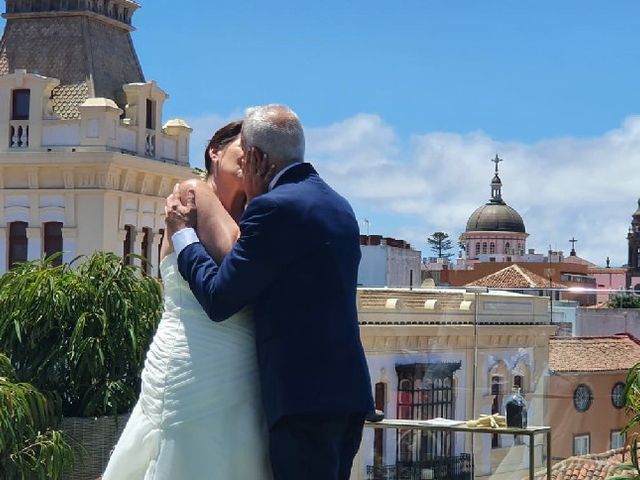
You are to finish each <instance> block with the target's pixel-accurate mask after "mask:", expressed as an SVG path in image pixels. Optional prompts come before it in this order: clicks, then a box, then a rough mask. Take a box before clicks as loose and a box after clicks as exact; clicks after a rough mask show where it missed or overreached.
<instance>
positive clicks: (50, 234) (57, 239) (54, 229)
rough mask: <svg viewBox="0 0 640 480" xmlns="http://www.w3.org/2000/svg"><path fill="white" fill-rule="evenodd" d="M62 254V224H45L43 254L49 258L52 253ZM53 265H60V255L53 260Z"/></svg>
mask: <svg viewBox="0 0 640 480" xmlns="http://www.w3.org/2000/svg"><path fill="white" fill-rule="evenodd" d="M61 252H62V222H47V223H45V224H44V254H45V255H46V256H47V257H50V256H51V255H53V254H54V253H61ZM53 265H55V266H58V265H62V255H58V256H57V257H56V258H55V259H54V260H53Z"/></svg>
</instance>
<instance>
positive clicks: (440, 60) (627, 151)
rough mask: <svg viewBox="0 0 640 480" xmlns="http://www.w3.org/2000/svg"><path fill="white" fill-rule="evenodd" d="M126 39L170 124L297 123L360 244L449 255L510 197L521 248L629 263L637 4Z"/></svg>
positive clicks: (398, 15) (333, 19) (623, 1)
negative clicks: (498, 192) (488, 209)
mask: <svg viewBox="0 0 640 480" xmlns="http://www.w3.org/2000/svg"><path fill="white" fill-rule="evenodd" d="M141 5H142V8H141V10H139V11H138V12H137V13H136V15H135V17H134V23H135V26H136V27H137V29H138V30H137V31H136V32H135V33H134V34H133V39H134V43H135V45H136V48H137V51H138V55H139V57H140V60H141V62H142V65H143V69H144V72H145V75H146V77H147V79H153V80H156V81H157V82H158V84H159V85H160V86H161V87H162V88H163V89H164V90H165V91H167V92H168V93H169V94H170V99H169V101H168V102H167V104H166V106H165V114H164V117H165V119H169V118H174V117H181V118H184V119H186V120H187V121H188V122H189V123H190V124H191V125H192V126H193V127H194V134H193V138H192V164H193V165H194V166H197V165H200V164H201V161H200V154H199V152H200V150H201V149H202V148H203V145H204V142H205V140H206V138H207V136H209V135H210V134H211V132H212V130H213V129H214V128H216V127H217V126H219V125H220V124H221V123H222V122H224V121H226V120H228V119H231V118H234V117H237V116H239V115H241V113H242V111H243V110H244V108H246V107H247V106H250V105H254V104H261V103H272V102H278V103H286V104H288V105H290V106H292V107H293V108H294V109H295V110H296V111H297V112H298V113H299V114H300V116H301V118H302V120H303V122H304V124H305V127H306V130H307V139H308V149H307V150H308V155H307V156H308V159H309V160H310V161H312V162H313V163H314V164H315V165H316V167H317V168H318V170H319V171H320V173H321V174H322V175H323V176H324V177H325V178H327V179H328V180H329V181H330V183H332V184H333V185H335V187H336V188H337V189H338V190H339V191H340V192H341V193H343V194H344V195H345V196H346V197H347V198H348V199H349V200H350V201H351V202H352V204H353V206H354V209H355V211H356V214H357V216H358V218H359V219H361V220H364V219H365V218H367V219H368V220H369V221H370V232H371V233H377V234H383V235H387V236H395V237H396V238H404V239H406V240H409V241H410V242H412V244H414V246H415V247H416V248H418V249H421V250H423V253H424V254H425V255H427V254H428V250H427V247H426V244H425V239H426V237H427V236H428V235H429V234H431V233H432V232H434V231H437V230H443V231H445V232H448V233H450V234H451V235H452V236H454V237H457V236H458V235H459V233H461V232H462V231H463V230H464V227H465V223H466V219H467V218H468V217H469V215H470V214H471V213H472V212H473V210H474V209H475V208H476V207H478V206H479V205H481V204H482V203H484V202H485V201H486V200H487V199H488V197H489V181H490V179H491V172H492V168H493V164H492V163H490V162H489V160H490V159H491V158H492V157H493V156H494V155H495V154H496V153H499V154H500V156H501V157H503V158H504V159H505V161H504V163H502V164H501V175H502V180H503V182H504V189H503V196H504V198H505V200H506V201H507V202H508V203H509V204H510V205H512V206H513V207H514V208H516V209H517V210H518V211H519V212H520V213H521V214H522V216H523V217H524V221H525V225H526V227H527V231H528V232H529V233H530V235H531V236H530V238H529V241H528V247H530V248H536V249H537V250H546V249H547V248H548V247H549V246H551V247H552V248H558V249H563V250H565V252H568V250H569V248H570V245H569V243H568V240H569V238H571V237H572V236H575V237H576V238H578V240H579V242H578V244H577V246H576V248H577V250H578V253H579V254H580V255H581V256H584V257H585V258H588V259H590V260H591V261H593V262H595V263H598V264H604V261H605V258H606V257H607V256H609V257H611V259H612V262H613V264H614V265H620V264H623V263H625V262H626V240H625V235H626V231H627V227H628V224H629V221H630V216H631V214H632V213H633V211H634V210H635V209H636V207H637V205H636V201H637V198H638V197H639V196H640V169H639V168H638V165H640V118H637V117H636V116H635V115H636V114H638V113H639V112H640V81H639V80H640V78H639V77H640V62H639V61H638V59H639V58H640V41H638V40H639V39H638V36H639V33H638V32H640V28H639V27H640V25H639V23H640V2H637V0H618V1H616V2H603V1H601V0H600V1H593V0H581V1H575V0H563V1H562V2H558V1H557V0H556V1H547V0H537V1H532V0H520V1H518V2H514V1H506V0H501V1H498V0H490V1H484V2H479V1H477V0H473V1H472V0H460V1H455V2H452V1H449V2H444V1H430V0H398V1H396V2H389V1H385V2H383V1H379V0H368V1H366V2H365V1H352V2H344V1H343V2H338V1H335V0H324V1H322V2H309V1H300V0H298V1H293V0H287V1H283V0H272V1H269V2H264V1H257V0H252V1H236V2H217V1H216V2H205V1H195V0H181V1H179V2H177V1H171V2H169V1H168V0H155V1H146V0H141Z"/></svg>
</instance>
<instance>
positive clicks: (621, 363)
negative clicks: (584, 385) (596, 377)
mask: <svg viewBox="0 0 640 480" xmlns="http://www.w3.org/2000/svg"><path fill="white" fill-rule="evenodd" d="M549 342H550V343H549V370H551V371H552V372H556V373H561V372H611V371H620V370H628V369H629V368H631V367H632V366H633V365H635V364H636V363H638V362H640V342H638V340H637V339H636V338H634V337H632V336H631V335H628V334H621V335H611V336H606V337H552V338H551V339H550V341H549Z"/></svg>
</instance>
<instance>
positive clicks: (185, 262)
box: [167, 105, 373, 480]
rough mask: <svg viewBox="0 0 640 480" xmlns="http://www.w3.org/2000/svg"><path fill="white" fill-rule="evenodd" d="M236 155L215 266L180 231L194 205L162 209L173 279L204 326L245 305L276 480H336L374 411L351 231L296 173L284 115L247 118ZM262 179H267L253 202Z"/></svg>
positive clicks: (299, 170) (295, 138)
mask: <svg viewBox="0 0 640 480" xmlns="http://www.w3.org/2000/svg"><path fill="white" fill-rule="evenodd" d="M241 144H242V149H243V151H244V154H245V161H244V166H243V173H244V177H245V187H246V189H247V197H248V200H249V202H248V205H247V208H246V210H245V212H244V215H243V217H242V219H241V221H240V238H239V239H238V242H237V243H236V245H235V247H234V248H233V250H232V251H231V252H230V253H229V254H228V255H227V256H226V257H225V259H224V261H223V262H222V263H221V264H220V265H218V264H216V263H215V262H214V261H213V260H212V259H211V257H210V256H209V255H208V254H207V252H206V251H205V249H204V247H203V246H202V244H201V243H199V241H198V238H197V236H196V234H195V231H194V230H193V229H192V228H189V227H192V226H193V225H194V223H195V205H194V204H193V202H189V205H186V206H185V205H181V206H180V208H177V209H172V208H171V207H173V206H174V205H175V197H170V198H169V199H168V200H167V206H168V207H169V208H168V214H167V230H168V232H169V233H170V234H173V235H172V239H173V243H174V246H175V249H176V253H177V254H178V266H179V269H180V273H181V274H182V276H183V277H184V278H185V280H186V281H187V282H188V283H189V285H190V287H191V290H192V291H193V293H194V295H195V296H196V298H197V299H198V301H199V302H200V304H201V305H202V307H203V308H204V310H205V312H206V313H207V314H208V315H209V317H210V318H211V319H212V320H213V321H216V322H221V321H224V320H225V319H226V318H228V317H230V316H231V315H233V314H234V313H236V312H238V311H239V310H240V309H241V308H243V307H244V306H245V305H249V304H251V305H253V309H254V316H255V324H256V348H257V353H258V364H259V369H260V380H261V388H262V397H263V403H264V408H265V412H266V415H267V421H268V426H269V452H270V456H271V464H272V468H273V473H274V478H275V480H347V479H348V478H349V475H350V470H351V465H352V463H353V458H354V456H355V454H356V452H357V450H358V447H359V445H360V440H361V437H362V429H363V424H364V418H365V414H366V413H367V412H371V411H373V400H372V397H371V384H370V378H369V372H368V368H367V363H366V360H365V356H364V350H363V348H362V344H361V342H360V335H359V329H358V320H357V311H356V280H357V274H358V263H359V261H360V242H359V231H358V224H357V221H356V219H355V217H354V214H353V211H352V209H351V207H350V205H349V204H348V203H347V201H346V200H345V199H344V198H342V197H341V196H340V195H338V194H337V193H336V192H335V191H333V190H332V189H331V188H330V187H329V186H328V185H327V184H326V183H325V182H324V181H323V180H322V179H321V178H320V177H319V176H318V174H317V173H316V171H315V170H314V169H313V167H312V166H311V165H310V164H309V163H304V162H303V158H304V133H303V130H302V125H301V124H300V120H299V119H298V117H297V115H296V114H295V113H294V112H293V111H292V110H290V109H289V108H287V107H285V106H281V105H267V106H262V107H256V108H253V109H250V110H249V111H248V113H247V116H246V118H245V120H244V124H243V127H242V133H241ZM266 162H268V165H270V166H269V167H267V166H266V165H267V163H266ZM265 175H267V176H268V175H271V176H273V179H272V180H271V182H270V183H269V185H268V188H267V189H266V190H267V191H266V192H264V193H263V190H265V189H264V188H262V189H261V188H260V187H258V186H257V185H258V184H259V183H260V179H261V177H262V178H264V176H265ZM261 193H263V194H261ZM254 195H256V196H254ZM172 202H173V205H172V204H171V203H172ZM173 232H177V233H173ZM238 448H242V446H241V445H238Z"/></svg>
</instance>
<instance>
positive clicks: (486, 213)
mask: <svg viewBox="0 0 640 480" xmlns="http://www.w3.org/2000/svg"><path fill="white" fill-rule="evenodd" d="M466 231H467V232H517V233H526V230H525V228H524V222H523V221H522V217H521V216H520V214H519V213H518V212H516V211H515V210H514V209H513V208H511V207H510V206H509V205H506V204H504V203H487V204H486V205H483V206H481V207H480V208H478V209H477V210H476V211H475V212H473V213H472V214H471V216H470V217H469V220H468V221H467V230H466Z"/></svg>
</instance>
